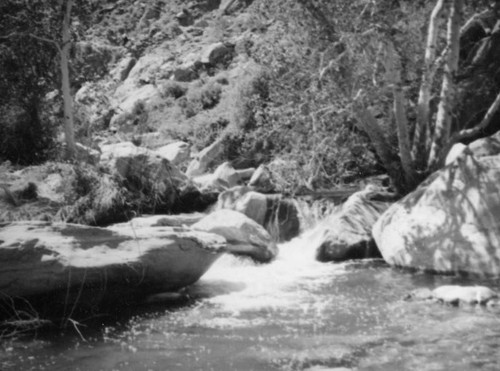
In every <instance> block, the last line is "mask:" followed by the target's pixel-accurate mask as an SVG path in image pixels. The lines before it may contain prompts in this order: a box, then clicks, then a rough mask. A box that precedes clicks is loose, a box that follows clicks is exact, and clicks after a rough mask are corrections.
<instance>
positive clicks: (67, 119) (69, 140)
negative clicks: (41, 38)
mask: <svg viewBox="0 0 500 371" xmlns="http://www.w3.org/2000/svg"><path fill="white" fill-rule="evenodd" d="M73 2H74V0H68V1H67V3H66V8H65V9H64V19H63V25H62V47H61V49H60V63H61V65H60V67H61V80H62V81H61V90H62V94H63V102H64V135H65V140H66V156H67V157H68V159H73V158H75V156H76V145H75V128H74V118H73V98H72V97H71V90H70V80H69V62H68V59H69V49H70V46H71V35H70V23H71V7H72V6H73Z"/></svg>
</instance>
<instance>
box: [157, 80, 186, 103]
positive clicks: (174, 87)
mask: <svg viewBox="0 0 500 371" xmlns="http://www.w3.org/2000/svg"><path fill="white" fill-rule="evenodd" d="M186 92H187V87H186V86H185V85H184V84H182V83H179V82H177V81H171V80H168V81H167V82H165V83H164V84H163V85H162V86H161V87H160V94H161V96H162V98H168V97H173V98H175V99H178V98H180V97H182V96H184V95H185V94H186Z"/></svg>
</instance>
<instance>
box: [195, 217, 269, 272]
mask: <svg viewBox="0 0 500 371" xmlns="http://www.w3.org/2000/svg"><path fill="white" fill-rule="evenodd" d="M191 228H192V229H194V230H199V231H205V232H210V233H216V234H218V235H221V236H223V237H224V238H225V239H226V240H227V244H228V245H227V251H228V252H231V253H233V254H236V255H246V256H250V257H252V258H253V259H255V260H257V261H259V262H268V261H270V260H271V259H273V258H275V257H276V255H277V253H278V248H277V247H276V244H275V243H274V241H273V240H272V238H271V236H270V235H269V233H268V232H267V231H266V230H265V229H264V227H262V226H261V225H260V224H257V223H256V222H255V221H253V220H252V219H250V218H248V217H247V216H245V215H243V214H242V213H239V212H237V211H233V210H227V209H221V210H217V211H215V212H213V213H211V214H209V215H207V216H206V217H205V218H203V219H202V220H200V221H199V222H198V223H195V224H193V225H192V226H191Z"/></svg>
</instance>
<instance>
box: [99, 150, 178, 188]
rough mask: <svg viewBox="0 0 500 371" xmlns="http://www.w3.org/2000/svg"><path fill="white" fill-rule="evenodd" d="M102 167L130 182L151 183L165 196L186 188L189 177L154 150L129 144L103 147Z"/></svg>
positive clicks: (138, 183)
mask: <svg viewBox="0 0 500 371" xmlns="http://www.w3.org/2000/svg"><path fill="white" fill-rule="evenodd" d="M101 150H102V155H101V164H102V165H104V166H106V167H108V168H109V169H111V171H112V172H113V173H116V174H118V175H119V176H121V177H122V178H123V179H126V180H128V181H129V182H131V183H134V184H137V185H138V186H140V185H141V184H151V185H152V186H153V188H154V191H156V192H158V193H159V194H163V195H166V194H167V193H171V194H172V193H173V192H174V191H175V189H178V188H181V187H183V186H184V185H185V184H186V182H187V177H186V176H185V175H184V174H183V173H181V172H180V171H179V170H178V169H177V168H176V167H175V166H173V165H172V164H171V163H170V162H169V161H168V160H166V159H165V158H163V157H161V156H160V155H158V154H157V153H155V152H154V151H151V150H149V149H147V148H144V147H137V146H135V145H134V144H133V143H130V142H122V143H117V144H107V145H103V146H102V147H101Z"/></svg>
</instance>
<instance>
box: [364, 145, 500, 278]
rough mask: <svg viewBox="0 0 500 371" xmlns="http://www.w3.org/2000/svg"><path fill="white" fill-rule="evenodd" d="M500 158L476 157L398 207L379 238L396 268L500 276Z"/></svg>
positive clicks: (434, 178) (382, 222)
mask: <svg viewBox="0 0 500 371" xmlns="http://www.w3.org/2000/svg"><path fill="white" fill-rule="evenodd" d="M499 181H500V156H485V157H480V158H475V157H474V156H472V155H471V154H470V153H469V154H468V155H466V156H465V157H462V158H459V159H457V161H455V162H454V163H453V164H451V165H449V166H447V167H446V168H444V169H442V170H440V171H438V172H436V173H434V174H433V175H431V177H430V178H429V179H428V180H427V181H426V182H424V183H423V184H422V185H420V186H419V187H418V188H417V189H416V190H415V191H414V192H412V193H410V194H409V195H408V196H406V197H405V198H403V199H402V200H401V201H399V202H397V203H396V204H394V205H392V206H391V207H390V208H389V209H388V210H387V211H386V212H385V213H384V214H383V215H382V216H381V218H380V219H379V220H378V221H377V223H376V224H375V226H374V228H373V234H374V237H375V241H376V243H377V246H378V247H379V249H380V251H381V253H382V255H383V257H384V259H385V260H386V262H388V263H389V264H391V265H394V266H400V267H409V268H417V269H422V270H427V271H433V272H439V273H456V272H464V273H473V274H478V275H488V276H499V275H500V248H499V246H500V219H499V215H500V192H499V191H498V184H499Z"/></svg>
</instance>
